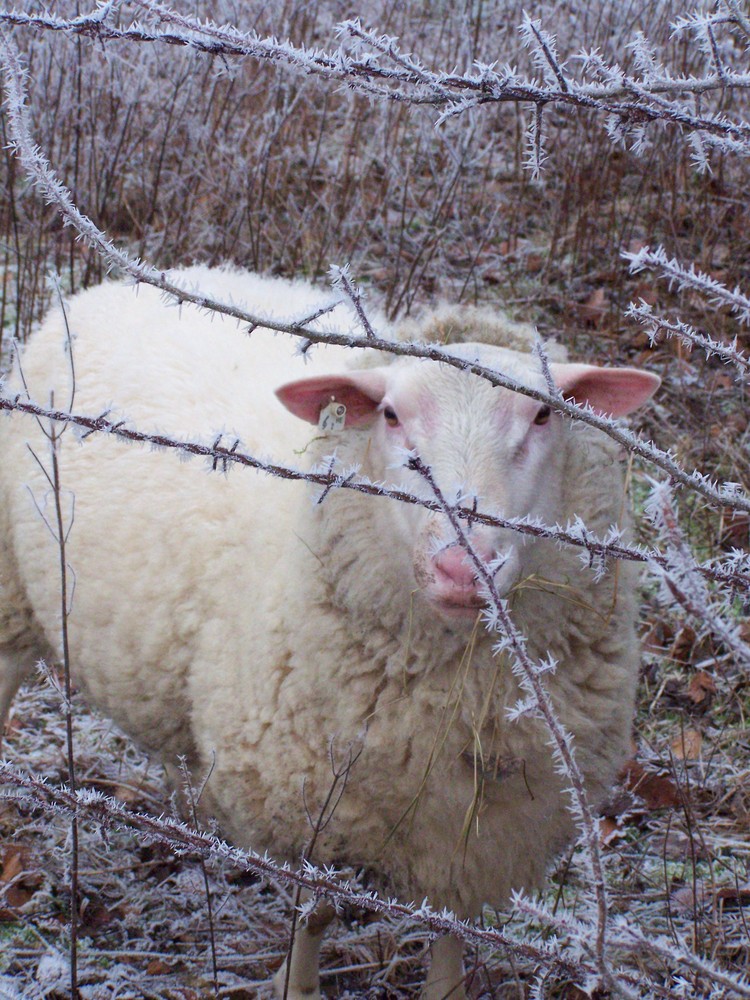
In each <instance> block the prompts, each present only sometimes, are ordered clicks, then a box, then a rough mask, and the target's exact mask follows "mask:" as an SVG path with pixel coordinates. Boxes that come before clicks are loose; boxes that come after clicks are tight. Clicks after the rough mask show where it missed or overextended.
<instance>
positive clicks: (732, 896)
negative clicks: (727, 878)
mask: <svg viewBox="0 0 750 1000" xmlns="http://www.w3.org/2000/svg"><path fill="white" fill-rule="evenodd" d="M716 899H717V900H718V901H720V902H721V903H722V904H723V905H724V906H725V907H726V906H737V907H739V906H750V886H746V885H745V886H739V887H737V886H731V887H729V886H727V887H726V888H724V889H719V891H718V892H717V893H716Z"/></svg>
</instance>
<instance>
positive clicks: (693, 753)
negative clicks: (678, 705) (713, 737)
mask: <svg viewBox="0 0 750 1000" xmlns="http://www.w3.org/2000/svg"><path fill="white" fill-rule="evenodd" d="M702 746H703V736H702V735H701V733H700V732H698V730H697V729H685V730H683V731H682V732H681V733H680V734H679V735H678V736H675V738H674V739H673V740H672V742H671V743H670V744H669V749H670V750H671V752H672V756H673V757H674V758H675V759H676V760H697V759H698V757H700V755H701V747H702Z"/></svg>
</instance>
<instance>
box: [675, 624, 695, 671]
mask: <svg viewBox="0 0 750 1000" xmlns="http://www.w3.org/2000/svg"><path fill="white" fill-rule="evenodd" d="M695 639H696V635H695V629H694V628H692V627H691V626H690V625H683V626H682V628H681V629H680V631H679V632H678V633H677V635H676V636H675V638H674V642H673V643H672V648H671V649H670V651H669V655H670V656H671V657H672V659H673V660H677V661H678V662H679V663H689V662H690V654H691V652H692V650H693V646H694V645H695Z"/></svg>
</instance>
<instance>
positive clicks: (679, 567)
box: [646, 483, 750, 670]
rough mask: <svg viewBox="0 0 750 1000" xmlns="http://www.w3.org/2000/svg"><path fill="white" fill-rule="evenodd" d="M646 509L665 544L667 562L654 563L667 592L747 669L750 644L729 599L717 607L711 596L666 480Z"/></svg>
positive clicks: (738, 664) (652, 495)
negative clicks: (680, 523) (678, 517)
mask: <svg viewBox="0 0 750 1000" xmlns="http://www.w3.org/2000/svg"><path fill="white" fill-rule="evenodd" d="M646 513H647V514H648V516H649V518H650V519H651V521H652V522H653V524H654V526H655V527H656V528H657V530H658V531H659V534H660V536H661V538H662V541H663V542H664V545H665V561H666V565H665V564H662V565H660V566H655V567H654V570H655V572H656V576H657V577H659V578H661V580H662V581H663V583H664V585H665V587H666V589H667V591H668V593H669V594H671V596H672V597H673V598H674V599H675V600H676V601H677V602H678V603H679V604H680V605H681V606H682V607H683V608H684V609H685V611H687V613H688V614H689V615H690V617H691V618H692V619H693V621H694V622H696V624H697V626H698V627H699V628H701V627H702V628H705V629H707V630H708V631H709V632H711V633H712V634H713V635H714V636H716V638H717V639H719V640H720V641H721V642H723V643H724V645H725V646H726V647H727V649H731V650H732V652H733V653H734V656H735V658H736V662H737V666H739V667H744V669H746V670H750V647H749V646H748V645H747V643H746V642H745V641H744V640H743V638H742V635H741V632H740V627H739V625H735V624H734V623H733V622H732V621H731V618H730V615H731V611H730V608H729V606H728V604H729V599H726V600H724V601H722V602H721V603H720V604H719V606H718V607H717V606H716V603H715V602H714V601H713V600H712V598H711V595H710V594H709V591H708V588H707V587H706V583H705V580H704V579H703V577H702V576H701V574H700V573H699V572H698V567H697V566H696V563H695V559H694V558H693V553H692V551H691V549H690V546H689V545H688V543H687V541H686V539H685V537H684V535H683V533H682V531H681V530H680V526H679V522H678V519H677V512H676V510H675V506H674V501H673V498H672V490H671V489H670V487H669V484H668V483H657V484H655V485H654V487H653V490H652V492H651V496H650V497H649V499H648V502H647V504H646Z"/></svg>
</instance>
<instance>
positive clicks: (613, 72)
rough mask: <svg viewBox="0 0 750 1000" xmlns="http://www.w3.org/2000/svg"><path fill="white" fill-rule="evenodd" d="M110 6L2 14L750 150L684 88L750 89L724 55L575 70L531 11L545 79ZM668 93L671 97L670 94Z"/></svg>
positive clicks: (352, 29) (379, 38)
mask: <svg viewBox="0 0 750 1000" xmlns="http://www.w3.org/2000/svg"><path fill="white" fill-rule="evenodd" d="M109 6H110V5H105V13H102V11H101V10H100V9H97V10H96V11H95V12H94V13H92V14H88V15H84V16H80V17H77V18H71V19H64V18H60V17H55V16H53V15H51V14H49V13H47V12H45V13H41V14H27V13H22V12H18V11H5V12H0V23H3V22H4V23H5V24H8V25H15V26H21V27H34V28H37V29H40V30H49V31H59V32H64V33H66V34H69V35H79V36H81V35H82V36H85V37H87V38H95V39H96V40H98V41H100V42H111V41H120V40H123V41H130V42H135V43H141V44H142V43H152V44H153V43H159V44H165V45H172V46H181V47H188V48H192V49H195V50H196V51H199V52H203V53H208V54H212V55H221V56H222V57H225V58H237V57H240V58H247V57H251V58H255V59H259V60H261V61H264V62H271V63H273V64H276V65H283V66H286V67H288V68H290V69H291V70H292V71H295V72H298V73H304V74H306V75H309V74H314V75H316V76H319V77H321V78H323V79H325V80H334V81H341V82H345V83H346V85H347V87H349V88H351V89H354V90H358V91H361V92H362V93H365V94H368V95H370V96H375V97H380V98H385V99H389V100H393V101H399V102H407V103H410V104H427V105H431V106H433V107H435V108H437V109H439V110H440V111H441V120H442V119H444V118H445V117H450V116H454V115H456V114H460V113H462V112H464V111H466V110H468V109H470V108H472V107H481V106H483V105H487V104H503V103H516V104H527V105H530V106H533V107H535V108H540V107H541V106H543V105H555V104H556V105H559V106H563V107H567V108H572V109H581V110H583V109H585V110H591V111H594V112H596V113H599V114H602V115H604V116H606V117H607V118H612V119H614V120H616V121H617V122H619V123H620V126H621V128H622V129H624V130H625V132H627V131H628V130H630V129H632V128H634V127H635V128H636V130H637V129H638V128H639V127H641V126H644V125H648V124H650V123H654V122H666V123H669V124H672V125H675V126H677V127H678V128H679V129H680V130H681V131H683V132H687V133H696V134H699V135H701V136H702V137H705V139H706V141H707V142H709V143H710V144H716V145H719V146H721V147H724V148H730V149H732V150H733V151H736V152H740V153H743V154H744V155H747V154H748V152H750V125H748V123H747V122H744V121H732V120H731V119H729V118H728V117H727V116H726V115H725V114H722V113H720V112H715V113H713V114H703V115H700V114H695V113H693V112H692V111H691V110H690V109H689V107H688V105H687V104H686V103H685V100H684V97H685V95H706V94H711V93H714V92H719V93H724V92H726V90H727V88H729V87H731V88H733V89H735V90H742V89H750V74H748V73H743V72H735V71H733V70H732V69H731V68H729V67H727V66H725V65H724V64H723V63H722V62H721V61H719V62H718V63H717V62H716V61H713V62H712V64H711V71H708V72H706V73H705V74H704V75H703V76H700V77H697V76H693V75H686V76H674V75H672V74H671V73H670V72H669V71H668V70H667V69H664V68H662V67H660V66H659V65H658V63H656V61H655V60H654V59H652V60H651V65H650V69H649V72H648V73H647V74H642V75H641V77H635V76H633V75H630V74H628V73H626V72H625V71H624V70H623V69H622V68H621V67H619V66H618V65H613V66H608V65H606V64H604V63H603V61H602V59H601V57H600V56H599V55H598V54H597V53H592V52H583V53H582V54H581V55H579V56H577V57H576V59H575V61H576V62H577V63H578V65H579V75H578V76H573V75H572V74H571V73H570V71H569V70H568V69H567V63H568V62H571V61H573V60H568V61H567V62H566V61H564V60H561V59H560V58H559V56H558V54H557V49H556V40H555V38H554V36H553V35H552V34H551V33H550V32H548V31H546V30H545V29H544V28H543V26H542V23H541V21H540V20H532V19H531V18H529V17H528V16H526V17H525V19H524V21H523V23H522V24H521V26H520V30H521V32H522V34H523V37H524V40H525V43H526V44H527V45H528V46H529V47H530V48H531V51H532V60H533V62H534V63H535V64H536V67H537V68H538V69H540V70H541V71H542V74H543V81H544V82H543V83H541V84H540V83H539V82H538V81H537V80H536V79H535V78H533V77H528V76H525V75H523V74H521V73H519V72H518V71H517V70H516V69H515V68H513V67H512V66H510V65H509V64H508V63H505V64H504V65H502V66H501V67H500V68H499V69H497V68H496V67H497V62H495V63H492V64H484V63H481V64H480V63H477V64H476V65H475V67H474V68H473V70H472V71H470V72H467V73H457V72H445V71H441V70H431V69H429V68H427V67H426V66H424V65H423V64H422V62H421V61H420V60H419V59H418V58H417V57H416V56H414V55H412V54H410V53H408V52H406V51H403V50H402V48H401V46H400V45H399V43H398V40H397V39H396V38H393V37H391V36H389V35H386V34H383V33H381V32H378V31H377V30H373V29H369V28H365V27H363V25H362V24H361V22H360V21H359V20H357V19H353V20H348V21H343V22H341V23H340V24H339V25H337V27H336V31H337V33H338V35H339V37H340V39H341V41H342V44H341V46H340V47H339V48H338V49H336V50H331V51H325V50H322V49H320V48H308V47H305V46H298V45H294V44H292V43H291V42H289V41H279V40H277V39H276V38H264V37H261V36H259V35H258V34H257V33H256V32H252V31H250V32H245V31H240V30H239V29H237V28H235V27H233V26H231V25H218V24H216V23H214V22H213V21H211V20H202V19H201V18H199V17H197V16H194V15H187V14H183V13H181V12H180V11H177V10H174V9H173V8H171V7H169V6H168V5H166V4H163V3H159V2H157V0H137V3H136V6H138V7H139V8H140V9H141V10H142V11H143V12H144V14H145V16H146V18H148V19H150V21H151V22H153V23H148V22H142V21H134V22H133V23H132V24H131V25H130V26H128V27H119V26H118V25H115V24H114V23H112V22H110V21H108V20H107V13H108V12H109ZM735 20H736V23H738V24H742V21H741V19H740V17H738V16H736V15H735V13H734V12H733V11H732V10H731V8H730V12H729V15H728V17H726V18H724V19H722V23H725V22H726V23H729V22H735ZM165 26H168V27H165ZM682 27H683V28H686V27H687V26H685V25H683V26H682ZM690 27H691V30H693V31H694V32H695V33H696V34H698V35H700V36H702V35H705V34H706V31H707V30H708V31H712V30H713V25H712V24H709V27H708V28H706V26H705V24H703V23H702V22H700V23H699V22H698V21H695V22H694V23H693V24H692V25H691V26H690ZM662 95H670V98H669V99H666V98H665V97H664V96H662ZM613 137H614V136H613Z"/></svg>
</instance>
